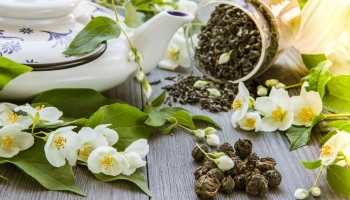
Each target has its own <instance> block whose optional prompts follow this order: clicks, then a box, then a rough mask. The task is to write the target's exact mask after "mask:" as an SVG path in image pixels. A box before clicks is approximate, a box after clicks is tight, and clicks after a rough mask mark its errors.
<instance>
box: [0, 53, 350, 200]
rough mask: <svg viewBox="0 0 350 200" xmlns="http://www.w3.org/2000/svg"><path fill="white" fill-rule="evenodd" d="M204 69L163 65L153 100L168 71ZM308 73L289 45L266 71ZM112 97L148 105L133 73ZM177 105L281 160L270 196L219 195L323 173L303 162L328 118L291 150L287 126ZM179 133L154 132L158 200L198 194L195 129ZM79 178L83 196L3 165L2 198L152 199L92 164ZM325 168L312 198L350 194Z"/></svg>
mask: <svg viewBox="0 0 350 200" xmlns="http://www.w3.org/2000/svg"><path fill="white" fill-rule="evenodd" d="M192 72H193V73H194V74H195V75H200V73H199V72H198V71H197V70H196V69H195V68H191V69H181V68H178V69H177V70H176V71H174V72H172V71H165V70H161V69H158V68H157V69H155V70H153V71H152V72H151V73H150V74H149V75H148V76H147V79H148V80H149V81H156V80H159V79H161V83H160V84H158V85H154V86H153V94H152V96H151V98H150V99H151V100H153V99H154V98H155V97H157V96H158V95H159V94H160V93H161V92H162V89H161V88H162V86H165V85H169V84H173V82H172V81H168V80H164V78H165V77H166V76H177V74H183V75H185V76H187V75H190V74H191V73H192ZM306 74H307V71H306V69H305V68H304V67H303V66H302V64H301V59H300V57H299V55H298V53H296V51H294V50H293V49H292V50H288V51H286V52H284V53H283V54H282V55H281V56H280V58H279V59H278V60H277V64H276V65H274V66H272V67H271V68H270V69H269V70H268V71H267V72H266V73H265V74H264V75H262V76H261V79H262V80H265V79H268V78H278V79H279V80H280V81H282V82H283V83H285V84H286V85H289V84H294V83H297V82H299V80H300V78H301V77H302V76H305V75H306ZM103 94H104V95H105V96H106V97H109V98H118V99H121V100H123V101H126V102H127V103H129V104H130V105H133V106H135V107H138V108H142V107H143V106H144V105H145V100H144V98H143V97H142V94H141V88H140V86H139V85H138V84H137V83H136V81H134V80H132V79H130V80H127V81H126V82H125V83H124V84H122V85H119V86H118V87H115V88H113V89H110V90H108V91H106V92H103ZM298 94H299V90H298V89H293V90H290V95H298ZM173 106H181V107H184V108H187V109H189V110H191V111H192V112H194V113H197V114H202V115H207V116H210V117H211V118H212V119H214V120H215V121H216V122H218V123H219V124H220V125H221V126H222V130H220V131H219V132H218V135H219V137H220V140H221V143H222V142H229V143H231V144H234V142H236V141H237V140H238V139H240V138H249V139H251V140H252V141H253V152H256V153H257V154H258V155H259V156H260V157H266V156H270V157H273V158H275V159H276V160H277V162H278V164H277V166H276V168H277V170H278V171H279V172H281V174H282V176H283V179H282V183H281V185H280V186H279V187H278V188H277V189H270V190H269V191H268V193H267V195H266V197H254V196H250V195H248V194H246V193H245V192H242V191H235V192H234V193H233V194H230V195H227V194H222V193H218V194H217V195H216V196H215V198H214V199H220V200H223V199H240V200H241V199H242V200H243V199H259V200H260V199H281V200H284V199H294V197H293V194H294V191H295V190H296V189H297V188H304V189H309V188H310V187H311V186H312V185H313V182H314V180H315V178H316V176H317V174H318V170H314V171H310V170H307V169H305V168H303V166H302V165H301V163H300V161H302V160H306V161H312V160H316V159H317V158H318V157H319V142H320V141H321V139H322V137H323V136H324V135H325V134H326V133H327V132H328V131H327V130H320V127H321V126H322V125H323V124H324V123H325V122H322V123H321V124H319V125H318V126H317V127H315V128H314V129H313V131H312V135H311V140H310V141H309V143H308V145H307V146H305V147H302V148H299V149H297V150H295V151H292V152H290V151H289V150H288V149H289V141H288V139H287V137H286V135H285V133H284V132H279V131H276V132H258V133H255V132H248V131H244V130H241V129H240V128H236V129H234V128H233V127H232V126H231V122H230V118H231V115H232V113H233V111H232V110H230V111H229V112H227V113H215V114H212V113H210V112H209V111H207V110H201V109H200V108H199V105H192V106H191V105H184V106H183V105H181V104H178V103H173ZM196 125H197V127H198V128H205V124H200V123H196ZM173 133H174V134H173V135H166V134H163V133H161V132H160V131H156V132H154V133H153V134H152V135H151V136H150V138H149V145H150V152H149V154H148V156H147V158H146V159H147V165H146V166H145V167H143V168H142V171H143V172H144V174H145V175H146V177H147V181H148V185H149V188H150V190H151V191H152V193H153V197H152V198H151V199H154V200H187V199H189V200H192V199H197V197H196V194H195V192H194V184H195V179H194V176H193V172H194V171H195V169H196V168H197V167H198V166H199V164H197V163H196V162H194V161H193V160H192V157H191V151H192V149H193V147H194V146H195V143H196V142H202V141H200V140H197V139H196V138H195V137H194V136H193V135H190V134H189V133H187V132H185V131H183V130H181V129H177V128H175V130H174V131H173ZM73 170H74V173H75V176H76V181H77V184H78V185H79V186H80V187H81V188H82V190H83V191H84V192H85V193H86V194H87V197H81V196H79V195H76V194H74V193H70V192H58V191H48V190H46V189H45V188H43V187H42V186H41V185H40V184H39V183H37V182H36V181H34V180H31V179H29V178H27V176H25V175H23V174H22V173H20V171H19V170H18V169H17V168H16V167H15V166H13V165H11V164H3V165H0V174H1V175H3V176H5V177H8V178H9V180H8V181H6V180H3V179H0V199H1V200H8V199H11V200H20V199H24V200H29V199H33V200H37V199H50V200H51V199H53V200H55V199H65V200H68V199H69V200H71V199H105V200H108V199H118V200H123V199H125V200H132V199H137V200H146V199H149V197H148V196H147V195H145V194H144V193H142V191H141V190H140V189H138V188H137V187H136V186H135V185H133V184H132V183H129V182H127V181H115V182H109V183H102V182H100V181H98V180H97V179H95V178H94V176H93V175H92V174H91V173H90V172H89V171H88V170H87V169H86V167H81V166H77V167H74V168H73ZM325 175H326V174H325V172H324V174H323V175H322V178H321V179H320V181H319V184H318V186H319V187H320V188H321V190H322V195H321V197H318V198H313V197H309V198H308V199H327V200H328V199H332V200H333V199H349V198H346V197H343V196H341V195H339V194H338V193H336V192H334V191H333V190H332V189H331V188H330V186H329V185H328V183H327V181H326V177H325Z"/></svg>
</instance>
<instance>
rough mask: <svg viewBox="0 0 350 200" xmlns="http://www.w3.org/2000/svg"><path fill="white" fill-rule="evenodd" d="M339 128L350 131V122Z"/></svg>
mask: <svg viewBox="0 0 350 200" xmlns="http://www.w3.org/2000/svg"><path fill="white" fill-rule="evenodd" d="M338 130H339V131H345V132H348V133H350V124H344V125H343V126H341V127H339V129H338Z"/></svg>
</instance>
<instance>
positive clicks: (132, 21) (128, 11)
mask: <svg viewBox="0 0 350 200" xmlns="http://www.w3.org/2000/svg"><path fill="white" fill-rule="evenodd" d="M124 23H125V24H126V25H127V26H129V27H130V28H137V27H139V26H140V25H141V24H142V21H141V19H140V17H139V16H138V15H137V12H136V9H135V7H134V6H133V5H132V4H131V2H130V1H129V2H128V3H126V4H125V19H124Z"/></svg>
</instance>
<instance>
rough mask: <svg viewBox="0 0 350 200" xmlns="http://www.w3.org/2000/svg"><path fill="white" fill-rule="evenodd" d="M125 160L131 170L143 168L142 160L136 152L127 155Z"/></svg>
mask: <svg viewBox="0 0 350 200" xmlns="http://www.w3.org/2000/svg"><path fill="white" fill-rule="evenodd" d="M125 159H126V161H127V162H128V164H129V165H130V167H131V168H139V167H141V166H142V158H141V157H140V155H139V154H138V153H136V152H130V153H127V154H126V155H125Z"/></svg>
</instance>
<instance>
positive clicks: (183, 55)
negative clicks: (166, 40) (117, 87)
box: [179, 47, 192, 68]
mask: <svg viewBox="0 0 350 200" xmlns="http://www.w3.org/2000/svg"><path fill="white" fill-rule="evenodd" d="M179 65H180V66H181V67H183V68H189V67H191V66H192V61H191V58H190V56H189V54H188V53H187V50H186V47H183V48H181V49H180V52H179Z"/></svg>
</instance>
